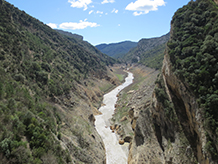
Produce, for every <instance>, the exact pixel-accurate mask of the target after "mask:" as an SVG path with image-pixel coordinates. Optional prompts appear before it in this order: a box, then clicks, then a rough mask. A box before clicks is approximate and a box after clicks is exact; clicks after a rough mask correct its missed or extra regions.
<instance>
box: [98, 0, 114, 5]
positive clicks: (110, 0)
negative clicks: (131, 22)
mask: <svg viewBox="0 0 218 164" xmlns="http://www.w3.org/2000/svg"><path fill="white" fill-rule="evenodd" d="M114 2H115V0H104V1H102V2H101V4H105V3H114Z"/></svg>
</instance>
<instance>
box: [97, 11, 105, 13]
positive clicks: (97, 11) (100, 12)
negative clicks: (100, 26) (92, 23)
mask: <svg viewBox="0 0 218 164" xmlns="http://www.w3.org/2000/svg"><path fill="white" fill-rule="evenodd" d="M103 13H104V12H103V11H96V14H103Z"/></svg>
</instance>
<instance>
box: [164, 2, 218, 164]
mask: <svg viewBox="0 0 218 164" xmlns="http://www.w3.org/2000/svg"><path fill="white" fill-rule="evenodd" d="M217 9H218V7H217V5H216V4H215V3H214V2H213V1H212V0H196V1H191V2H189V4H188V5H186V6H184V7H183V8H181V9H179V10H178V11H177V12H176V13H175V15H174V16H173V20H172V36H171V37H172V38H171V40H170V41H169V42H168V44H167V45H168V54H169V56H170V60H171V62H172V65H173V68H174V72H175V74H176V75H177V76H178V77H180V78H181V79H183V80H184V81H185V82H186V83H187V84H189V86H190V89H191V90H192V91H193V93H194V94H195V95H196V97H197V98H198V101H199V105H200V107H201V108H203V109H204V116H205V120H206V121H205V128H206V130H207V132H208V134H207V136H208V137H207V139H208V144H207V145H206V149H207V150H208V151H209V152H210V153H211V154H212V158H213V159H214V160H218V150H217V149H216V148H215V145H218V143H217V140H218V110H217V106H218V96H217V94H218V83H217V82H218V81H217V80H218V56H217V54H218V48H217V47H218V28H217V27H218V10H217Z"/></svg>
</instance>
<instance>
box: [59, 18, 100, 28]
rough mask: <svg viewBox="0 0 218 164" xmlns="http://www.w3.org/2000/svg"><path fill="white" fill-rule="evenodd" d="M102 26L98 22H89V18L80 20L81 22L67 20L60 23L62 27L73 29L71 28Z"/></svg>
mask: <svg viewBox="0 0 218 164" xmlns="http://www.w3.org/2000/svg"><path fill="white" fill-rule="evenodd" d="M98 26H100V25H99V24H97V23H94V22H88V21H87V19H85V20H84V21H83V20H80V21H79V23H76V22H65V23H62V24H60V25H59V28H62V29H71V30H79V29H85V28H87V27H98Z"/></svg>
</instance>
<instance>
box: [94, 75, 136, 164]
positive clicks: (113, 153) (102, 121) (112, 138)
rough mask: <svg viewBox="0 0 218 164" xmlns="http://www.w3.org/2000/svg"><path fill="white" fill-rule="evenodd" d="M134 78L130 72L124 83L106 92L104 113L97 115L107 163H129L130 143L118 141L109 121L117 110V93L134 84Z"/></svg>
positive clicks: (97, 125) (97, 123) (96, 122)
mask: <svg viewBox="0 0 218 164" xmlns="http://www.w3.org/2000/svg"><path fill="white" fill-rule="evenodd" d="M133 79H134V77H133V74H132V73H130V72H128V76H127V77H126V78H125V82H124V83H123V84H122V85H120V86H118V87H116V88H115V89H114V90H112V91H111V92H109V93H107V94H105V95H104V99H103V103H104V104H105V105H104V106H102V107H101V108H100V109H99V111H100V112H101V113H102V115H98V116H95V118H96V121H95V126H96V129H97V131H98V133H99V134H100V136H101V138H102V139H103V141H104V145H105V149H106V159H107V164H127V159H128V144H124V145H120V144H119V143H118V141H119V136H118V135H117V134H115V133H112V131H111V130H110V122H109V121H110V119H111V118H112V114H113V113H114V110H115V107H114V106H115V104H116V101H117V94H118V93H119V92H120V91H121V90H122V89H124V88H125V87H127V86H128V85H130V84H132V82H133Z"/></svg>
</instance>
